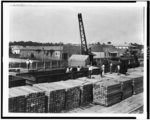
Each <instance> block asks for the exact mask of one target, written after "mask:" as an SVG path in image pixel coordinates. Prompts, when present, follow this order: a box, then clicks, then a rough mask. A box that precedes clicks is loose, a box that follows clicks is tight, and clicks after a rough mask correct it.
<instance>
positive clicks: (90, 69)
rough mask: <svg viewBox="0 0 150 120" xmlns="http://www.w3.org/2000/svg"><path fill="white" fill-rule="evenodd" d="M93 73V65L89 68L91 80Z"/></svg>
mask: <svg viewBox="0 0 150 120" xmlns="http://www.w3.org/2000/svg"><path fill="white" fill-rule="evenodd" d="M92 71H93V67H92V65H90V66H89V78H91V75H92Z"/></svg>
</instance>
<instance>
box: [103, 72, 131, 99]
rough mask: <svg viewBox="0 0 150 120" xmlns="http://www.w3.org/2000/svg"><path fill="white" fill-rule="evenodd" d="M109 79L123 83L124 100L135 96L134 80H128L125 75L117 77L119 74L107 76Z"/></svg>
mask: <svg viewBox="0 0 150 120" xmlns="http://www.w3.org/2000/svg"><path fill="white" fill-rule="evenodd" d="M106 76H107V77H110V78H113V79H114V80H116V81H118V82H120V83H121V90H122V99H123V100H124V99H126V98H128V97H131V96H132V95H133V80H132V79H130V78H127V77H126V76H125V75H123V74H121V75H117V73H114V74H107V75H106Z"/></svg>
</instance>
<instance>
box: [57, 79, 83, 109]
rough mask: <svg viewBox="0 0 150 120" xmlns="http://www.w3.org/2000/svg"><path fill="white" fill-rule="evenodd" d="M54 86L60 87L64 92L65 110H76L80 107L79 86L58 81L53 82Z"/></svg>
mask: <svg viewBox="0 0 150 120" xmlns="http://www.w3.org/2000/svg"><path fill="white" fill-rule="evenodd" d="M54 84H56V85H60V86H62V87H63V88H65V90H66V102H65V110H67V111H68V110H70V109H73V108H77V107H79V105H80V86H79V85H76V84H73V83H70V82H67V81H60V82H55V83H54Z"/></svg>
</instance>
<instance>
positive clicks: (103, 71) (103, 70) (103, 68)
mask: <svg viewBox="0 0 150 120" xmlns="http://www.w3.org/2000/svg"><path fill="white" fill-rule="evenodd" d="M104 74H105V65H104V64H103V65H102V76H104Z"/></svg>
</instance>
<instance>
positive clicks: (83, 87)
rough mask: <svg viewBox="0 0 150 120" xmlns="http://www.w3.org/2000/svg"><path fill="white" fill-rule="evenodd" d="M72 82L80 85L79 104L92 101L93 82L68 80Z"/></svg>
mask: <svg viewBox="0 0 150 120" xmlns="http://www.w3.org/2000/svg"><path fill="white" fill-rule="evenodd" d="M68 82H71V83H73V84H76V85H79V86H80V91H81V93H80V105H87V104H89V103H92V102H93V84H92V83H90V82H87V81H83V80H80V79H76V80H69V81H68Z"/></svg>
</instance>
